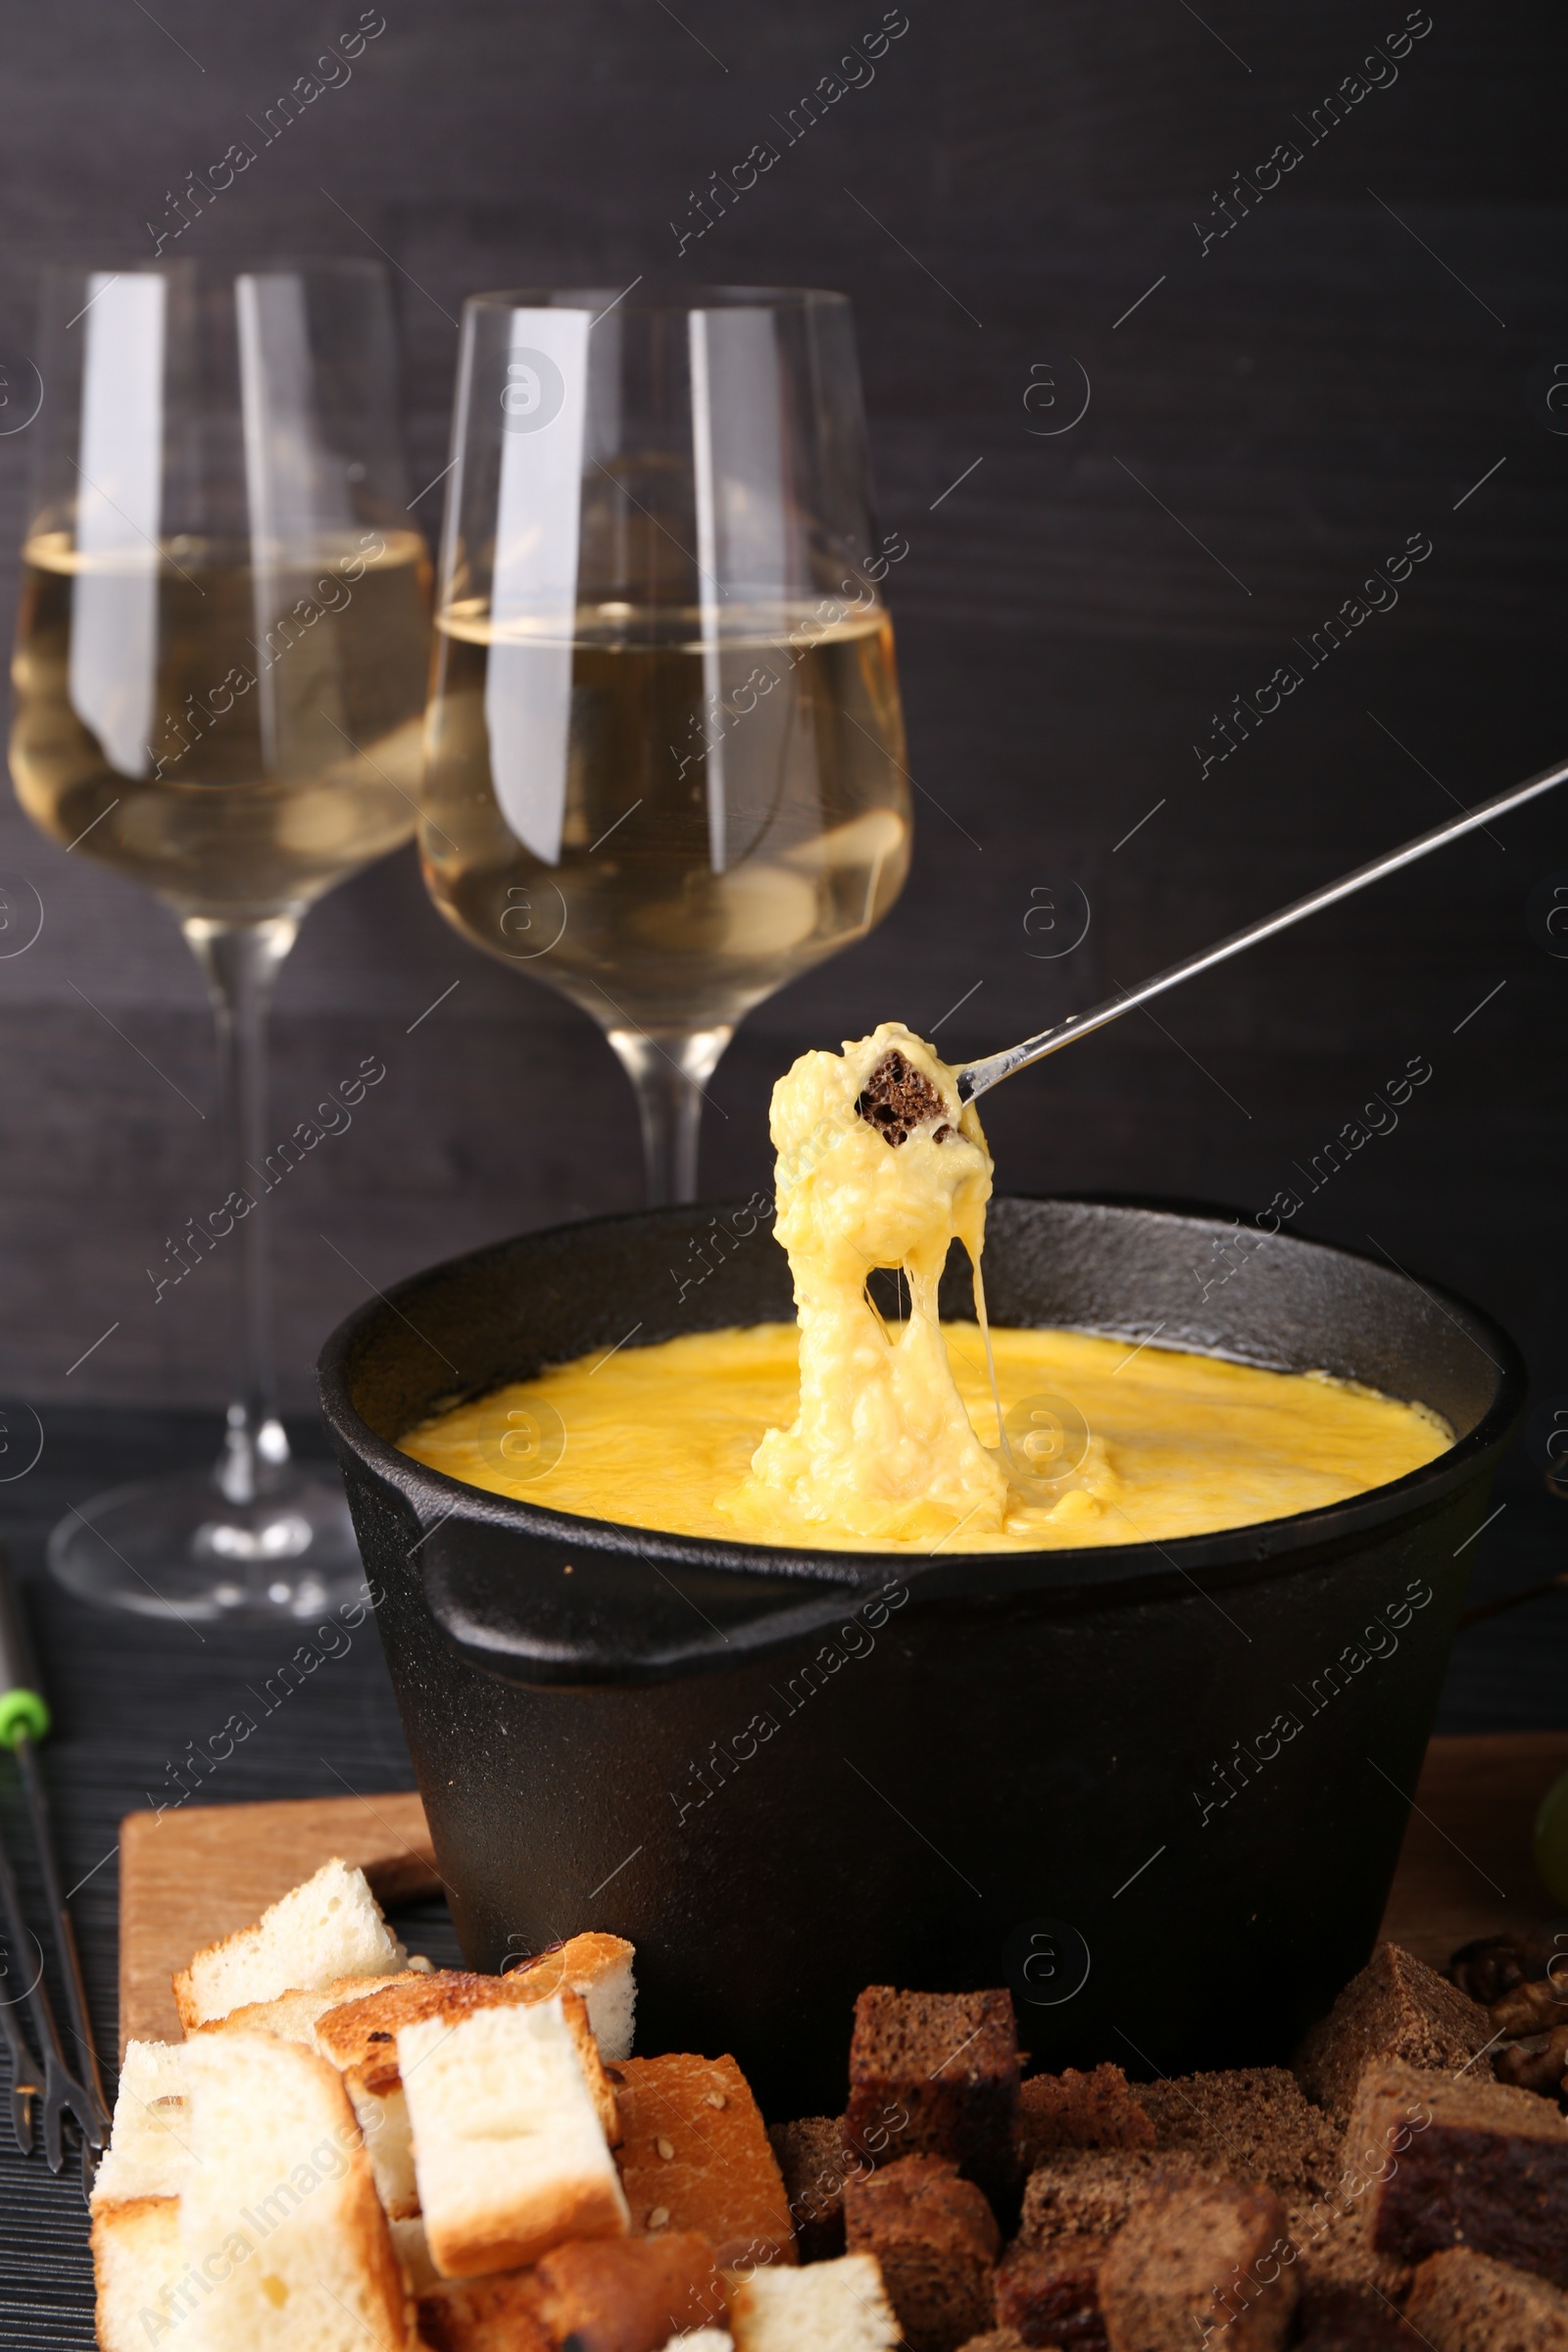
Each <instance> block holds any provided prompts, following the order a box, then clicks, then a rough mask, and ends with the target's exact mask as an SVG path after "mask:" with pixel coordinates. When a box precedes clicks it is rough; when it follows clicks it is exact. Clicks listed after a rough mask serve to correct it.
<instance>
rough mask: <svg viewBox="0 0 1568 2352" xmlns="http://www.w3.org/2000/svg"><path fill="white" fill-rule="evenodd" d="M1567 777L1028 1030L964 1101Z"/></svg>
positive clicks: (970, 1068)
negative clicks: (1047, 1025) (1098, 1001)
mask: <svg viewBox="0 0 1568 2352" xmlns="http://www.w3.org/2000/svg"><path fill="white" fill-rule="evenodd" d="M1564 782H1568V760H1563V761H1562V762H1561V764H1560V765H1558V766H1556V767H1547V768H1543V769H1542V771H1541V773H1540V775H1538V776H1532V777H1531V778H1530V779H1529V781H1528V782H1527V783H1524V784H1515V785H1514V786H1513V788H1512V790H1511V791H1508V792H1499V793H1498V794H1497V795H1496V797H1495V799H1494V800H1490V801H1482V802H1481V803H1480V805H1479V806H1478V807H1477V808H1474V809H1467V810H1466V811H1465V813H1464V815H1463V816H1452V817H1449V819H1448V821H1447V823H1446V824H1443V825H1435V826H1434V827H1433V829H1432V831H1431V832H1430V833H1418V834H1417V835H1416V837H1415V839H1414V840H1413V841H1407V842H1405V843H1404V844H1403V846H1402V847H1401V848H1399V849H1397V850H1387V851H1385V853H1384V855H1383V856H1382V857H1381V858H1373V859H1372V861H1371V863H1370V864H1368V865H1358V866H1357V867H1356V868H1355V870H1354V872H1353V873H1349V874H1342V875H1341V876H1340V878H1339V880H1338V881H1337V882H1326V883H1325V884H1324V885H1323V887H1322V888H1321V889H1320V890H1313V891H1309V892H1308V893H1307V895H1306V897H1305V898H1304V899H1294V900H1293V901H1292V902H1291V904H1290V906H1289V907H1280V908H1279V910H1278V911H1277V913H1274V914H1266V915H1264V916H1263V918H1262V920H1261V921H1260V922H1255V923H1249V924H1248V926H1247V928H1246V930H1245V931H1233V932H1232V934H1231V936H1230V938H1229V939H1222V940H1220V941H1219V943H1218V945H1217V946H1215V947H1212V948H1204V949H1203V950H1202V951H1201V954H1200V955H1197V956H1187V957H1186V958H1185V960H1184V961H1183V962H1181V963H1173V964H1170V965H1169V966H1168V967H1167V968H1166V969H1165V970H1164V971H1162V972H1156V973H1155V975H1154V977H1153V978H1152V980H1145V981H1143V982H1142V983H1141V984H1140V986H1138V987H1137V988H1128V989H1123V990H1121V991H1120V993H1119V994H1118V995H1116V996H1114V997H1107V998H1106V1000H1105V1002H1104V1003H1103V1005H1094V1006H1093V1007H1092V1008H1091V1009H1090V1010H1089V1011H1088V1012H1075V1013H1072V1014H1070V1015H1069V1016H1068V1018H1067V1019H1066V1020H1064V1021H1058V1022H1057V1023H1056V1026H1055V1027H1054V1029H1042V1030H1041V1032H1040V1034H1039V1036H1038V1037H1026V1038H1025V1039H1024V1041H1023V1043H1022V1044H1021V1045H1017V1046H1008V1047H1006V1048H1005V1050H1004V1051H1003V1052H1002V1053H1000V1054H990V1055H988V1056H987V1058H986V1059H985V1060H984V1061H971V1062H970V1063H969V1064H968V1065H967V1067H966V1068H964V1069H961V1070H960V1071H959V1072H958V1100H959V1102H960V1103H973V1102H975V1101H976V1100H977V1099H978V1097H980V1096H981V1095H984V1094H989V1093H990V1091H991V1089H992V1087H994V1086H1000V1085H1001V1083H1002V1081H1003V1079H1004V1078H1010V1077H1011V1076H1012V1074H1013V1072H1014V1070H1026V1069H1027V1068H1028V1067H1029V1065H1030V1063H1031V1062H1034V1061H1043V1060H1044V1059H1045V1057H1046V1055H1047V1054H1059V1053H1060V1051H1061V1049H1062V1047H1063V1046H1070V1045H1072V1044H1073V1043H1074V1042H1075V1041H1076V1040H1077V1039H1078V1038H1080V1037H1088V1036H1089V1035H1090V1033H1091V1031H1093V1030H1096V1029H1103V1028H1104V1026H1105V1024H1106V1023H1107V1021H1115V1020H1119V1019H1120V1018H1121V1016H1122V1014H1123V1013H1124V1012H1131V1011H1132V1010H1133V1009H1134V1007H1135V1006H1136V1005H1147V1004H1148V1003H1149V1001H1150V999H1151V998H1152V997H1162V996H1163V995H1164V993H1165V991H1166V990H1167V989H1168V988H1179V987H1180V985H1181V983H1182V982H1183V981H1184V980H1191V979H1194V978H1195V977H1196V976H1197V974H1198V973H1200V972H1206V971H1207V970H1208V969H1209V967H1210V966H1211V965H1212V964H1216V963H1224V962H1226V961H1227V960H1228V959H1229V958H1230V957H1231V956H1240V955H1241V954H1242V953H1243V952H1244V950H1246V949H1248V948H1255V947H1256V946H1257V944H1258V942H1259V941H1260V940H1264V939H1272V938H1273V936H1274V934H1275V932H1276V931H1288V930H1289V929H1290V927H1291V925H1292V924H1293V923H1299V922H1304V920H1305V919H1306V917H1307V916H1308V915H1309V914H1317V913H1318V912H1320V910H1321V909H1322V908H1323V907H1332V906H1334V905H1335V903H1336V902H1337V901H1338V900H1340V899H1348V898H1350V897H1351V896H1353V894H1354V893H1355V892H1356V891H1358V890H1365V889H1366V887H1367V885H1368V883H1370V882H1381V881H1382V879H1383V877H1384V875H1385V874H1396V873H1397V872H1398V870H1399V868H1400V866H1401V865H1413V864H1414V863H1415V861H1416V859H1417V858H1425V857H1427V856H1428V855H1429V854H1430V853H1431V852H1432V851H1433V850H1441V849H1442V848H1443V846H1444V844H1445V843H1446V842H1449V841H1457V840H1458V839H1459V838H1460V836H1461V834H1465V833H1474V832H1475V831H1476V830H1477V828H1478V827H1479V826H1482V825H1485V824H1486V823H1487V822H1488V820H1489V819H1490V818H1492V817H1494V816H1502V815H1504V814H1506V812H1507V810H1508V809H1522V808H1523V806H1524V804H1525V802H1526V801H1533V800H1535V799H1536V798H1537V796H1538V794H1540V793H1543V792H1550V790H1551V789H1552V786H1553V785H1555V784H1561V783H1564Z"/></svg>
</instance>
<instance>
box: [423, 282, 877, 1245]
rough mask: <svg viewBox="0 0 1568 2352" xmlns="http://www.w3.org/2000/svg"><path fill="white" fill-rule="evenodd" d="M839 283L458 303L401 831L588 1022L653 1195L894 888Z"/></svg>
mask: <svg viewBox="0 0 1568 2352" xmlns="http://www.w3.org/2000/svg"><path fill="white" fill-rule="evenodd" d="M894 550H895V543H894V542H892V541H889V542H882V541H879V540H878V539H877V538H876V537H875V535H874V529H873V524H872V521H871V502H870V482H869V472H868V467H867V462H866V451H865V425H864V418H863V416H862V413H861V404H860V382H859V371H858V362H857V357H856V348H855V328H854V322H853V319H852V317H851V312H850V306H849V303H848V302H847V301H846V300H845V298H844V297H843V296H842V295H840V294H827V293H816V292H811V291H792V290H780V289H776V288H749V287H709V288H692V289H688V290H687V291H685V292H683V293H682V294H681V295H680V296H679V297H678V298H676V299H675V300H673V301H668V302H665V301H661V300H660V299H658V297H657V296H655V295H650V294H649V293H648V292H647V291H646V289H644V288H642V287H640V286H638V287H633V288H632V289H631V290H630V291H629V292H623V293H622V294H621V295H619V296H617V295H616V294H615V293H614V291H613V289H606V290H599V289H594V288H577V289H567V290H559V289H558V290H555V291H551V292H519V293H501V294H480V295H476V296H475V297H474V298H473V299H472V300H471V301H470V302H468V303H467V305H466V309H465V314H464V326H463V346H462V353H461V357H460V361H459V374H458V399H457V411H456V416H455V419H454V426H453V466H452V487H451V490H450V493H449V497H448V505H447V519H446V526H445V532H444V537H443V544H442V550H441V561H440V577H439V585H438V590H437V598H436V656H435V664H434V673H433V685H432V690H431V705H430V711H429V716H428V720H427V729H426V745H427V756H426V767H425V783H424V790H423V792H422V793H421V796H420V825H419V843H420V851H421V855H422V859H423V866H424V876H425V882H426V886H427V888H428V889H429V892H430V895H431V897H432V898H433V899H434V901H435V903H436V906H437V907H439V908H440V910H441V912H442V913H443V914H444V915H445V916H446V917H447V919H448V921H449V922H451V923H452V924H453V925H454V926H455V927H456V928H457V929H458V930H459V931H461V932H462V933H463V935H464V936H465V938H466V939H468V940H470V941H472V942H473V943H474V945H476V946H478V947H481V948H483V949H485V950H486V951H487V952H488V953H489V954H490V955H492V956H498V957H500V958H501V959H502V960H503V961H505V962H508V963H511V964H513V965H514V966H515V968H516V969H517V970H518V971H521V972H525V973H530V974H532V976H533V977H535V978H536V979H541V980H546V981H548V982H550V984H551V985H552V986H553V987H555V988H557V989H559V990H561V992H562V993H563V994H564V996H567V997H569V998H570V999H571V1000H572V1001H573V1002H574V1003H575V1004H577V1005H581V1006H582V1008H583V1009H584V1010H585V1011H586V1012H588V1013H590V1014H591V1015H592V1016H593V1018H594V1019H595V1020H596V1021H597V1022H598V1023H599V1025H600V1027H601V1028H602V1029H603V1030H604V1031H605V1033H606V1035H607V1037H608V1038H609V1040H610V1043H611V1044H612V1045H613V1047H614V1049H615V1052H616V1053H617V1054H619V1056H620V1059H621V1061H622V1062H623V1064H624V1065H625V1068H626V1070H627V1072H628V1074H629V1075H630V1077H631V1080H632V1084H633V1086H634V1088H635V1090H636V1094H637V1101H638V1107H639V1110H640V1113H641V1118H642V1130H643V1143H644V1150H645V1156H646V1160H647V1174H648V1195H649V1199H650V1201H652V1202H654V1203H655V1204H658V1203H661V1202H663V1201H690V1200H693V1199H695V1197H696V1191H697V1142H698V1128H699V1122H700V1119H701V1114H702V1101H703V1091H702V1090H703V1088H704V1086H705V1084H706V1082H707V1080H708V1079H709V1078H710V1077H711V1074H712V1071H713V1069H714V1067H715V1065H716V1063H717V1061H718V1057H719V1055H720V1054H721V1053H722V1052H723V1050H724V1048H725V1046H726V1045H727V1044H728V1043H729V1040H730V1037H731V1036H732V1034H733V1031H734V1027H735V1023H736V1022H737V1021H738V1020H739V1019H740V1017H741V1015H742V1014H743V1013H744V1012H746V1011H747V1010H748V1009H749V1007H750V1006H752V1005H756V1004H758V1003H759V1002H760V1000H761V999H762V998H763V997H766V996H770V995H771V994H772V992H773V991H774V990H775V989H777V988H781V987H782V986H783V985H784V984H785V982H786V981H788V980H791V979H793V978H795V977H796V976H797V975H798V974H799V973H801V972H804V971H806V970H808V969H809V967H810V966H811V965H812V964H815V963H818V962H820V961H821V960H822V958H823V957H824V956H831V955H834V954H835V953H837V951H838V950H840V949H841V948H846V947H848V946H850V945H851V944H852V943H853V942H854V941H855V940H858V939H861V938H863V937H864V936H865V934H866V933H867V932H868V931H869V930H870V929H871V927H872V926H873V924H875V923H877V922H878V921H880V919H881V917H882V916H883V915H884V914H885V913H886V912H887V910H888V908H889V907H891V906H892V905H893V902H894V900H895V899H896V898H897V897H898V895H899V892H900V890H901V889H902V888H903V885H904V879H905V875H906V872H907V867H908V858H909V796H908V780H907V775H906V773H905V766H904V760H905V745H904V721H903V714H902V711H901V707H900V701H899V687H898V676H897V672H896V669H895V665H894V655H893V629H892V624H891V622H890V620H889V617H888V612H887V606H886V602H885V599H884V595H883V587H882V583H883V581H884V579H885V578H886V575H887V572H888V568H889V564H890V563H891V562H892V561H893V560H895V556H894V552H893V551H894Z"/></svg>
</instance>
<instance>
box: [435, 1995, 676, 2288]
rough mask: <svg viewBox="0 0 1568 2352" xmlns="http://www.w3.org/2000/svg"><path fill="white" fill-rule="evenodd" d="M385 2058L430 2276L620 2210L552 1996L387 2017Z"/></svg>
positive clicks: (465, 2274) (519, 2254)
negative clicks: (403, 2122) (396, 2086)
mask: <svg viewBox="0 0 1568 2352" xmlns="http://www.w3.org/2000/svg"><path fill="white" fill-rule="evenodd" d="M396 2048H397V2062H398V2071H399V2074H400V2075H401V2077H402V2082H403V2090H404V2095H405V2096H406V2098H407V2100H408V2107H409V2118H410V2122H411V2124H412V2126H413V2131H414V2154H415V2173H416V2178H417V2186H418V2194H419V2207H420V2210H421V2212H422V2213H423V2215H424V2227H425V2235H426V2237H427V2239H428V2241H429V2247H430V2255H431V2259H432V2260H433V2262H434V2263H435V2266H436V2268H437V2270H438V2271H439V2272H440V2273H441V2274H442V2276H443V2277H444V2278H474V2277H477V2276H480V2275H482V2274H483V2273H485V2272H487V2271H507V2270H515V2269H516V2268H517V2267H518V2266H519V2265H520V2264H522V2263H527V2262H536V2261H537V2260H538V2259H539V2257H540V2255H541V2254H547V2253H548V2252H549V2251H550V2249H551V2247H552V2246H557V2245H560V2244H561V2243H562V2242H563V2241H564V2239H566V2238H568V2237H617V2236H622V2235H624V2234H625V2232H626V2230H627V2229H628V2228H629V2226H630V2216H629V2214H628V2212H627V2208H626V2200H625V2197H624V2196H623V2195H622V2193H621V2186H620V2180H619V2178H618V2176H617V2174H616V2172H615V2161H614V2158H613V2156H612V2155H611V2152H610V2146H609V2142H608V2141H607V2139H606V2137H605V2131H604V2127H603V2125H602V2124H601V2122H600V2120H599V2115H598V2112H597V2109H596V2107H595V2104H594V2099H593V2094H592V2092H591V2091H590V2089H589V2087H588V2084H587V2082H585V2081H584V2078H583V2070H582V2061H581V2057H580V2055H579V2048H578V2041H577V2037H576V2035H575V2034H574V2033H573V2030H572V2027H571V2025H570V2023H569V2022H568V2020H567V2017H566V2013H565V2002H564V1999H563V1998H562V1997H561V1996H560V1995H559V1994H558V1995H557V1996H556V1997H555V1998H554V1999H552V2000H548V2001H538V2002H531V2003H526V2004H522V2005H519V2006H512V2007H507V2008H499V2009H484V2008H481V2009H475V2010H473V2011H472V2012H471V2013H470V2014H469V2015H467V2016H466V2017H463V2018H460V2019H459V2020H458V2022H457V2023H456V2024H455V2025H448V2024H447V2023H446V2021H445V2020H444V2019H443V2018H440V2017H427V2018H420V2019H417V2020H416V2021H415V2023H414V2024H412V2025H407V2026H404V2027H402V2028H401V2029H400V2031H399V2033H398V2036H397V2043H396Z"/></svg>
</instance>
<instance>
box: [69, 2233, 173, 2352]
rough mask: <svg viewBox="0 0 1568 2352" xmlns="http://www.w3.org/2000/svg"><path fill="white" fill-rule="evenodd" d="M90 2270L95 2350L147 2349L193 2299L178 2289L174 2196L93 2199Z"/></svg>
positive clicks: (134, 2351)
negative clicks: (94, 2292)
mask: <svg viewBox="0 0 1568 2352" xmlns="http://www.w3.org/2000/svg"><path fill="white" fill-rule="evenodd" d="M92 2272H93V2278H94V2280H95V2282H96V2284H97V2288H98V2306H97V2312H96V2315H95V2316H96V2321H97V2334H98V2346H99V2352H148V2346H149V2345H150V2344H156V2343H157V2342H158V2341H159V2339H160V2337H161V2336H163V2335H164V2334H165V2333H166V2332H167V2331H168V2330H170V2329H171V2328H172V2327H173V2326H174V2324H175V2322H176V2321H177V2320H178V2319H179V2318H181V2317H182V2316H183V2313H184V2311H185V2310H187V2309H189V2307H190V2303H191V2302H193V2301H194V2300H195V2299H196V2298H195V2297H194V2295H192V2294H190V2293H189V2290H188V2289H187V2290H186V2292H185V2293H182V2292H181V2291H180V2286H181V2280H182V2279H183V2277H184V2272H185V2257H184V2254H183V2253H182V2252H181V2250H180V2242H179V2200H178V2198H177V2197H131V2198H127V2199H125V2200H124V2201H123V2202H117V2203H115V2204H112V2205H99V2204H98V2203H97V2201H96V2200H94V2210H93V2217H92Z"/></svg>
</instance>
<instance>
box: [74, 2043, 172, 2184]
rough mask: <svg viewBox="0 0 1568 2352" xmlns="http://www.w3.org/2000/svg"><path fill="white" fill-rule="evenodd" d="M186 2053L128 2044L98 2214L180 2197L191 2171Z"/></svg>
mask: <svg viewBox="0 0 1568 2352" xmlns="http://www.w3.org/2000/svg"><path fill="white" fill-rule="evenodd" d="M190 2161H191V2156H190V2131H189V2127H188V2125H187V2123H186V2119H185V2051H184V2047H183V2045H182V2044H181V2043H180V2042H177V2041H127V2042H126V2044H125V2055H124V2059H123V2063H122V2065H121V2069H120V2087H119V2089H118V2090H117V2092H116V2094H115V2123H114V2130H113V2131H112V2132H111V2134H110V2138H109V2145H108V2147H107V2148H106V2149H105V2151H104V2153H103V2155H102V2157H101V2158H100V2159H99V2163H98V2170H97V2173H96V2175H95V2176H94V2179H93V2184H92V2205H93V2209H94V2211H96V2210H97V2208H98V2207H99V2206H101V2205H123V2204H129V2203H132V2202H137V2201H140V2200H141V2199H144V2198H147V2197H175V2196H177V2195H178V2194H179V2185H180V2182H181V2180H183V2179H184V2177H185V2175H186V2173H187V2172H188V2171H189V2170H190Z"/></svg>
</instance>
